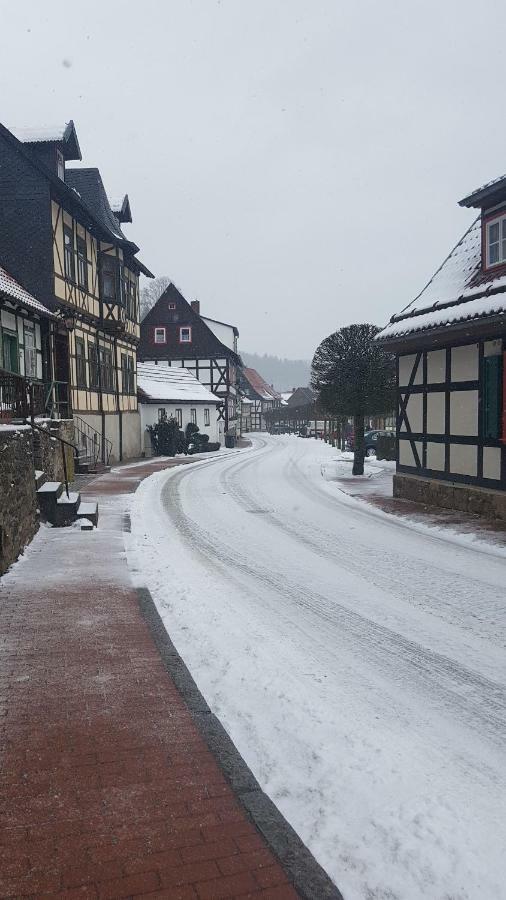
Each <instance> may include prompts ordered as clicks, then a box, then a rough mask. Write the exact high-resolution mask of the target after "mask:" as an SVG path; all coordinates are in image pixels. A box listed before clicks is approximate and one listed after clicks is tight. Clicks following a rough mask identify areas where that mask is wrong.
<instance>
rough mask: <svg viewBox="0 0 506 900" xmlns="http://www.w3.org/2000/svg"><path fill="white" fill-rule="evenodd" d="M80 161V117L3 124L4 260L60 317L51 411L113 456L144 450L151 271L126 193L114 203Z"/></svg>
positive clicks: (0, 249)
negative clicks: (143, 329) (75, 164)
mask: <svg viewBox="0 0 506 900" xmlns="http://www.w3.org/2000/svg"><path fill="white" fill-rule="evenodd" d="M74 160H81V152H80V148H79V143H78V140H77V135H76V131H75V128H74V124H73V122H69V123H68V124H66V125H65V126H63V127H62V128H56V129H41V130H39V131H36V130H21V129H19V130H18V129H16V130H15V132H13V131H9V130H8V129H7V128H5V127H4V126H2V125H0V260H1V262H2V265H4V266H5V268H6V269H7V270H8V271H9V272H10V274H11V275H12V276H13V277H14V278H16V279H17V280H19V281H20V282H21V284H23V286H24V287H25V288H26V289H27V290H28V291H30V292H31V293H33V294H34V296H36V297H37V298H38V299H39V300H40V301H41V302H42V303H43V304H44V305H45V306H47V307H48V308H49V309H50V310H51V311H52V312H53V313H56V318H55V319H54V322H53V325H52V328H51V332H50V335H49V338H48V341H49V344H50V346H49V347H48V348H47V350H48V354H47V356H48V359H49V360H50V369H51V371H50V372H48V373H47V375H46V379H47V381H48V382H49V383H50V391H49V392H48V396H49V395H50V396H51V402H52V409H53V411H54V409H56V410H57V411H58V412H59V414H60V415H62V416H70V415H72V416H73V418H74V428H75V435H76V441H77V442H78V443H79V444H80V446H81V447H82V448H83V451H84V452H85V453H86V452H89V445H90V443H92V444H93V445H94V449H95V452H96V455H98V456H100V457H101V459H102V461H104V462H109V461H114V460H118V459H123V458H128V457H135V456H138V455H139V453H140V449H141V447H140V442H141V434H140V421H139V413H138V409H137V384H136V371H137V344H138V342H139V335H140V330H139V275H140V274H141V273H143V274H144V275H146V276H147V277H153V276H152V273H151V272H150V271H149V270H148V269H147V268H146V267H145V266H144V265H143V264H142V263H141V261H140V260H139V259H137V256H136V254H137V252H138V250H139V248H138V247H137V245H136V244H134V243H133V242H132V241H130V240H128V239H127V238H126V237H125V234H124V233H123V231H122V229H121V225H122V224H123V223H124V222H131V213H130V204H129V201H128V197H127V196H125V197H124V199H123V200H121V201H119V202H110V201H109V199H108V197H107V194H106V192H105V189H104V185H103V183H102V179H101V177H100V172H99V170H98V169H96V168H72V167H70V166H68V163H69V162H70V161H74ZM0 337H1V335H0ZM0 344H1V341H0ZM1 366H2V361H1V360H0V367H1Z"/></svg>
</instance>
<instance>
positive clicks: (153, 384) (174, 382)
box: [137, 362, 220, 404]
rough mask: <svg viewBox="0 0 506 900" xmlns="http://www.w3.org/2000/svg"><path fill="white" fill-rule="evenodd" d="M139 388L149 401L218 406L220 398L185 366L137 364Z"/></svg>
mask: <svg viewBox="0 0 506 900" xmlns="http://www.w3.org/2000/svg"><path fill="white" fill-rule="evenodd" d="M137 386H138V387H139V388H140V390H141V391H142V392H143V393H144V394H145V395H146V398H147V399H148V400H160V401H161V400H165V401H167V402H170V401H172V400H177V401H185V400H186V401H188V402H193V403H212V404H218V403H219V402H220V400H219V397H217V396H216V395H215V394H212V393H211V391H208V390H207V388H206V387H204V385H203V384H201V383H200V381H198V379H197V378H195V376H194V375H193V374H192V373H191V372H190V371H189V370H188V369H185V368H184V367H183V366H162V365H159V366H157V365H155V363H147V362H140V363H137Z"/></svg>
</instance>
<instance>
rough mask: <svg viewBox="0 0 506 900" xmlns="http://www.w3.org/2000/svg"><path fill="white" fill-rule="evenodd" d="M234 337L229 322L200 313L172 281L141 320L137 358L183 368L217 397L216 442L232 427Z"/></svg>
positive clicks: (234, 416)
mask: <svg viewBox="0 0 506 900" xmlns="http://www.w3.org/2000/svg"><path fill="white" fill-rule="evenodd" d="M211 325H212V326H213V327H211ZM237 337H238V331H237V329H236V328H235V327H234V326H232V325H226V324H225V323H223V322H217V321H215V320H214V319H205V318H204V317H202V316H201V315H200V306H199V303H198V301H196V300H194V301H193V302H191V303H189V302H188V301H187V300H186V299H185V298H184V297H183V295H182V294H181V292H180V291H179V290H178V289H177V288H176V286H175V285H174V284H172V283H171V284H169V286H168V287H167V288H166V290H165V291H164V292H163V294H162V296H161V297H160V298H159V299H158V300H157V302H156V303H155V305H154V306H153V308H152V309H151V310H150V311H149V312H148V313H147V315H146V316H145V317H144V319H143V321H142V323H141V340H140V344H139V359H140V360H142V361H143V362H153V363H157V364H158V365H167V366H182V367H184V368H187V369H188V370H189V371H190V372H192V373H193V374H194V375H195V377H196V378H197V379H198V380H199V381H200V382H201V383H202V384H203V385H204V386H205V387H206V388H207V389H208V390H209V391H210V392H211V393H212V394H215V395H216V396H217V397H219V400H220V405H219V407H218V433H219V437H218V440H219V441H220V443H223V441H224V437H225V433H226V432H229V433H230V432H232V433H234V432H235V431H236V428H237V368H238V366H239V364H240V358H239V355H238V353H237Z"/></svg>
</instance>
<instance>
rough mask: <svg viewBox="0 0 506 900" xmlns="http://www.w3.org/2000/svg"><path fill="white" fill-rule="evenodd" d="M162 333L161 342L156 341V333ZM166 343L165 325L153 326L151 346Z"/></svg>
mask: <svg viewBox="0 0 506 900" xmlns="http://www.w3.org/2000/svg"><path fill="white" fill-rule="evenodd" d="M157 331H163V341H157V339H156V332H157ZM166 343H167V329H166V327H165V325H155V326H154V328H153V344H166Z"/></svg>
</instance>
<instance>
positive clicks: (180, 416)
mask: <svg viewBox="0 0 506 900" xmlns="http://www.w3.org/2000/svg"><path fill="white" fill-rule="evenodd" d="M176 422H177V424H178V425H179V427H180V428H181V426H182V424H183V410H182V409H176Z"/></svg>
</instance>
